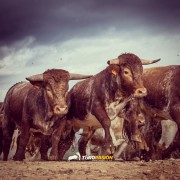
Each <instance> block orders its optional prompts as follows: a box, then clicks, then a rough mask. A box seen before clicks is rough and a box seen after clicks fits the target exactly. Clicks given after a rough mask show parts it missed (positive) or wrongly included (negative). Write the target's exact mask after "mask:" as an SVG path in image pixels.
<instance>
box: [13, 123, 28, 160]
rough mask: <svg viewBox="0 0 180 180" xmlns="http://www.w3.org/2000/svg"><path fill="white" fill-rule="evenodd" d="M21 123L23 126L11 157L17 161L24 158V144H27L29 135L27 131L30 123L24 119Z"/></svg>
mask: <svg viewBox="0 0 180 180" xmlns="http://www.w3.org/2000/svg"><path fill="white" fill-rule="evenodd" d="M22 124H23V126H22V129H21V134H20V139H19V143H18V144H19V145H18V146H19V147H18V149H17V151H16V154H15V155H14V157H13V159H14V160H17V161H22V160H23V159H25V150H26V145H27V144H28V141H29V136H30V133H29V129H30V125H29V123H28V121H25V122H23V123H22Z"/></svg>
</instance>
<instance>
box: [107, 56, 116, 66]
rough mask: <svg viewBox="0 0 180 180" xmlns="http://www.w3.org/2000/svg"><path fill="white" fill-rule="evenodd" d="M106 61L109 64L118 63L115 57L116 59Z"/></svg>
mask: <svg viewBox="0 0 180 180" xmlns="http://www.w3.org/2000/svg"><path fill="white" fill-rule="evenodd" d="M107 63H108V64H109V65H110V64H119V58H116V59H111V60H109V61H107Z"/></svg>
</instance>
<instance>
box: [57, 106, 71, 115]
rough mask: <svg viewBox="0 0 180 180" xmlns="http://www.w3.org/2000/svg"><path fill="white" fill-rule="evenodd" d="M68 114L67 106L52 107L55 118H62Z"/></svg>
mask: <svg viewBox="0 0 180 180" xmlns="http://www.w3.org/2000/svg"><path fill="white" fill-rule="evenodd" d="M67 112H68V106H67V105H64V106H59V105H56V106H55V107H54V114H55V115H56V116H63V115H66V114H67Z"/></svg>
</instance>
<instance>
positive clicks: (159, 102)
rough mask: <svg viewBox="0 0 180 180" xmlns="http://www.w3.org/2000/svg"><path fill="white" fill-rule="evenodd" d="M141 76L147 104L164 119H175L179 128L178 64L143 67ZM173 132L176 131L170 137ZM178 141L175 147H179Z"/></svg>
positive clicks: (179, 92)
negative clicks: (145, 89) (162, 115)
mask: <svg viewBox="0 0 180 180" xmlns="http://www.w3.org/2000/svg"><path fill="white" fill-rule="evenodd" d="M109 64H119V65H120V64H121V62H120V61H109ZM142 77H143V82H144V86H145V87H146V88H147V94H148V95H147V96H146V97H145V98H144V100H145V103H146V104H147V106H148V107H150V108H155V109H156V111H157V113H160V114H164V119H170V120H173V121H175V122H176V123H177V126H178V129H180V91H179V87H180V78H179V77H180V66H179V65H171V66H164V67H154V68H149V69H145V70H144V72H143V76H142ZM163 133H166V132H163ZM175 134H176V131H174V135H171V137H172V136H175ZM162 135H163V134H162ZM179 142H180V141H179ZM179 142H177V143H176V145H175V147H180V143H179ZM159 146H162V144H159ZM162 148H163V147H162Z"/></svg>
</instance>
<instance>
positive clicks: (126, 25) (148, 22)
mask: <svg viewBox="0 0 180 180" xmlns="http://www.w3.org/2000/svg"><path fill="white" fill-rule="evenodd" d="M124 52H131V53H134V54H136V55H137V56H139V57H140V58H144V59H157V58H161V62H159V63H157V64H154V65H151V66H145V68H148V67H152V66H164V65H172V64H178V65H179V64H180V1H179V0H0V101H3V99H4V96H5V93H6V92H7V90H8V89H9V88H10V87H11V86H12V85H13V84H15V83H16V82H19V81H24V80H25V77H27V76H31V75H34V74H37V73H43V72H44V71H45V70H47V69H51V68H60V69H65V70H68V71H70V72H74V73H82V74H96V73H98V72H100V71H101V70H103V69H104V68H105V67H106V66H107V64H106V62H107V60H108V59H111V58H115V57H117V56H118V55H119V54H122V53H124ZM72 85H73V83H70V87H71V86H72Z"/></svg>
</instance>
